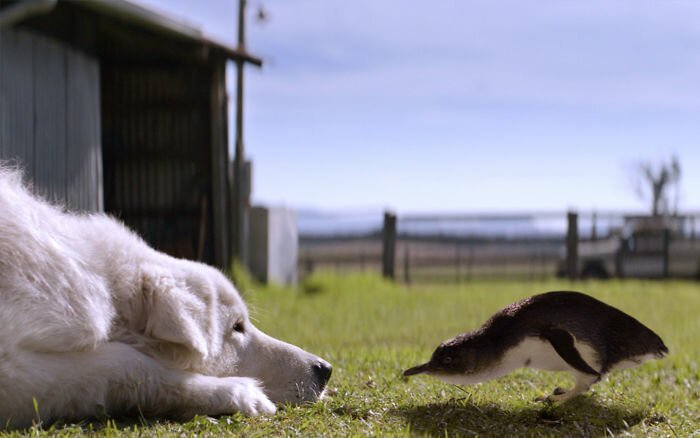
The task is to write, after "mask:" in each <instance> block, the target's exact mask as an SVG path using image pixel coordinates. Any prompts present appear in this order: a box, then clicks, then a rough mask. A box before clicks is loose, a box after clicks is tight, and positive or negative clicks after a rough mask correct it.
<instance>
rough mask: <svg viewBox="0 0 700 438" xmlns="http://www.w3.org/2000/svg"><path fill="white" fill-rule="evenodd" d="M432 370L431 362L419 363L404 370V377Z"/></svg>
mask: <svg viewBox="0 0 700 438" xmlns="http://www.w3.org/2000/svg"><path fill="white" fill-rule="evenodd" d="M428 371H430V362H426V363H424V364H422V365H417V366H415V367H413V368H409V369H407V370H406V371H404V372H403V375H404V377H408V376H415V375H416V374H423V373H427V372H428Z"/></svg>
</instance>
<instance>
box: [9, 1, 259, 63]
mask: <svg viewBox="0 0 700 438" xmlns="http://www.w3.org/2000/svg"><path fill="white" fill-rule="evenodd" d="M18 9H19V10H21V9H25V10H26V11H28V13H21V12H20V13H17V10H18ZM66 11H73V12H75V11H78V12H83V13H88V14H91V15H93V16H94V17H95V18H97V19H98V21H100V23H99V24H100V25H98V33H99V32H103V33H110V32H111V35H112V36H111V38H108V39H109V40H116V39H119V38H120V36H123V35H125V32H124V31H123V30H122V31H120V32H116V34H117V35H116V36H115V23H119V24H120V25H121V26H125V27H127V28H128V29H130V30H133V31H142V32H147V33H148V35H150V36H153V37H156V38H161V39H165V40H173V41H177V42H180V43H183V44H186V45H189V46H193V47H196V48H197V49H200V50H201V51H204V52H207V53H208V52H214V53H217V54H219V55H221V56H224V57H226V58H229V59H231V60H234V61H243V62H248V63H251V64H253V65H257V66H261V65H262V60H261V59H260V58H259V57H256V56H254V55H252V54H250V53H248V52H247V51H246V50H245V48H240V47H233V46H230V45H228V44H226V43H223V42H221V41H217V40H215V39H212V38H210V37H208V36H205V35H204V33H203V32H202V31H201V29H199V28H197V27H195V26H193V25H192V24H190V23H187V22H185V21H183V20H180V19H177V18H174V17H171V16H166V15H164V14H163V13H161V12H156V11H153V10H151V9H148V8H146V7H143V6H141V5H139V4H136V3H134V2H132V1H128V0H90V1H81V0H15V1H7V0H3V1H1V2H0V26H2V25H7V24H8V21H13V24H14V23H27V22H29V23H35V24H36V23H37V22H38V23H39V27H42V26H41V24H42V23H41V22H42V21H43V20H44V19H47V18H48V19H50V18H51V17H50V16H51V15H58V16H60V15H62V14H64V13H65V12H66ZM3 15H5V16H6V17H7V18H6V19H5V20H3V19H2V17H3ZM42 17H43V19H42ZM43 27H44V28H46V26H43ZM98 39H99V38H98ZM102 39H103V40H104V38H102Z"/></svg>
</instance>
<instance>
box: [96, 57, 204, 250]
mask: <svg viewBox="0 0 700 438" xmlns="http://www.w3.org/2000/svg"><path fill="white" fill-rule="evenodd" d="M210 78H211V73H210V72H209V71H208V70H207V69H206V68H205V67H197V66H188V67H186V66H182V65H180V66H178V65H162V64H155V65H130V64H115V65H109V64H107V65H103V68H102V98H103V99H102V121H103V145H104V149H103V152H104V157H105V159H104V174H105V181H104V188H105V210H106V211H107V212H108V213H111V214H113V215H115V216H117V217H118V218H120V219H121V220H122V221H124V222H125V223H126V224H127V225H128V226H130V227H131V228H133V229H135V230H136V231H137V232H139V233H140V234H141V235H142V236H143V237H144V239H145V240H146V241H147V242H149V243H150V244H151V245H153V246H154V247H155V248H157V249H160V250H162V251H165V252H168V253H169V254H172V255H174V256H177V257H184V258H189V259H194V260H203V261H206V262H210V263H211V262H212V259H213V243H212V236H213V233H212V223H213V222H212V182H211V156H210V154H211V140H210V138H211V125H210Z"/></svg>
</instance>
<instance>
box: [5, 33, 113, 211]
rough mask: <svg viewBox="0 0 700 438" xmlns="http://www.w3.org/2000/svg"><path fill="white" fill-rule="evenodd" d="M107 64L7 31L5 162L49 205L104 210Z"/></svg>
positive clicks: (44, 39) (50, 41) (47, 40)
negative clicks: (102, 68) (103, 78)
mask: <svg viewBox="0 0 700 438" xmlns="http://www.w3.org/2000/svg"><path fill="white" fill-rule="evenodd" d="M99 81H100V78H99V64H98V62H97V60H96V59H95V58H93V57H91V56H89V55H86V54H84V53H82V52H80V51H78V50H75V49H72V48H70V47H69V46H66V45H64V44H62V43H60V42H58V41H56V40H53V39H51V38H48V37H45V36H41V35H39V34H36V33H33V32H30V31H27V30H22V29H13V28H6V29H0V159H3V160H10V161H12V162H15V163H17V164H19V165H20V166H22V167H23V168H24V171H25V176H26V179H27V180H29V181H31V182H32V183H33V186H34V188H35V190H36V191H37V192H38V193H39V194H41V195H42V196H44V197H46V198H48V199H49V200H51V201H53V202H56V203H60V204H63V205H65V206H66V207H67V208H68V209H71V210H79V211H102V209H103V203H102V156H101V134H100V117H99V111H100V94H99V93H100V89H99Z"/></svg>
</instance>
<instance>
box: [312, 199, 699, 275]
mask: <svg viewBox="0 0 700 438" xmlns="http://www.w3.org/2000/svg"><path fill="white" fill-rule="evenodd" d="M392 216H393V215H388V217H392ZM569 216H570V214H567V213H566V212H537V213H518V214H461V215H447V214H445V215H398V216H394V218H395V219H394V221H395V225H392V226H393V227H394V230H393V233H394V236H393V237H392V238H391V239H390V242H389V243H388V242H387V229H386V227H387V225H386V224H387V222H386V218H387V215H386V214H385V217H384V220H382V216H381V214H378V213H355V214H348V213H343V214H316V215H315V216H313V217H312V218H311V219H310V220H309V219H302V220H301V221H300V227H299V231H300V246H299V274H300V277H301V278H303V277H304V276H306V275H308V274H310V273H311V272H313V271H315V270H317V269H326V270H328V269H330V270H334V271H338V272H350V271H376V272H384V274H385V275H387V270H388V271H389V272H388V273H389V275H388V276H390V277H392V278H395V279H396V280H400V281H403V282H406V283H413V282H450V283H460V282H467V281H470V280H472V279H498V278H528V279H543V278H548V277H552V276H554V275H557V274H559V275H564V274H566V269H567V263H570V261H569V260H570V257H571V254H570V251H571V249H570V248H569V247H568V246H567V239H569V240H570V239H571V238H572V235H571V234H570V233H571V231H572V230H571V229H570V227H571V224H570V223H569ZM574 216H575V218H576V221H575V222H574V224H575V225H574V226H575V233H574V235H573V236H574V237H573V238H574V239H575V244H576V245H579V244H580V245H584V242H587V243H590V242H594V243H596V242H601V244H600V245H598V246H599V247H600V248H599V251H609V252H611V253H610V254H609V256H610V257H616V255H615V254H613V252H615V251H618V249H617V248H618V247H620V245H621V243H620V242H622V240H621V239H622V238H623V235H624V234H625V233H628V234H629V233H630V231H629V230H627V231H626V230H625V229H626V227H627V228H629V227H630V226H631V225H630V224H634V223H639V221H640V220H642V219H644V218H646V216H644V215H639V214H637V215H634V214H623V213H579V214H575V215H574ZM697 219H700V215H697V214H693V215H683V216H676V217H673V218H666V219H665V220H666V222H668V223H667V224H666V225H665V226H668V227H670V228H672V229H673V230H674V235H675V237H676V239H677V240H678V239H682V240H683V241H688V242H694V241H695V236H696V234H697V227H698V225H700V220H697ZM604 242H608V246H610V248H612V249H610V250H608V249H606V248H607V247H605V246H604V244H603V243H604ZM596 244H597V243H596ZM613 244H614V245H613ZM611 245H612V246H611ZM589 246H590V245H589ZM613 246H614V248H613ZM581 247H582V248H583V249H585V248H587V247H584V246H581ZM387 248H389V249H387ZM693 248H695V246H693ZM387 251H389V252H390V253H391V254H387ZM692 251H695V250H694V249H692ZM695 252H696V253H697V254H698V265H699V266H698V270H700V244H699V245H698V248H697V251H695ZM585 256H586V257H588V255H585ZM606 256H607V255H606ZM684 257H687V255H686V256H684ZM667 258H668V257H667ZM582 259H583V261H585V260H587V259H585V258H583V256H582ZM387 263H389V265H390V266H389V267H388V268H387ZM667 263H668V261H667ZM573 269H575V270H576V275H580V274H581V273H582V271H583V267H582V261H581V260H574V268H573ZM610 269H611V270H614V269H615V268H614V267H612V268H610ZM610 274H611V275H612V274H614V272H611V273H610Z"/></svg>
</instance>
